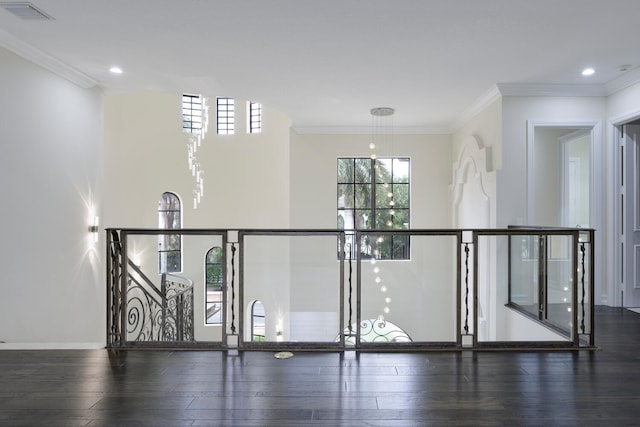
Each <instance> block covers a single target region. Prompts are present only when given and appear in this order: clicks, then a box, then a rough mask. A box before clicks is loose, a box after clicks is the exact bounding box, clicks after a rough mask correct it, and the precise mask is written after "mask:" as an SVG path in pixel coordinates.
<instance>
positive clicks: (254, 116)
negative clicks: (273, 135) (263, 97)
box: [247, 102, 262, 133]
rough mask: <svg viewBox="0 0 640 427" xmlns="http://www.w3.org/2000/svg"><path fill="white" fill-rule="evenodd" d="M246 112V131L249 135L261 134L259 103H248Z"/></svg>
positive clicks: (260, 108) (260, 109)
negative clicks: (247, 119) (247, 115)
mask: <svg viewBox="0 0 640 427" xmlns="http://www.w3.org/2000/svg"><path fill="white" fill-rule="evenodd" d="M247 111H248V113H249V125H248V126H247V131H248V132H249V133H260V132H262V104H260V103H259V102H249V103H248V108H247Z"/></svg>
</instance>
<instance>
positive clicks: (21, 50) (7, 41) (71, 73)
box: [0, 29, 98, 89]
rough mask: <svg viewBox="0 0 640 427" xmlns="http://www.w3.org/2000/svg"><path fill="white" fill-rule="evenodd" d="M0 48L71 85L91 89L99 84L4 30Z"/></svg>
mask: <svg viewBox="0 0 640 427" xmlns="http://www.w3.org/2000/svg"><path fill="white" fill-rule="evenodd" d="M0 46H2V47H4V48H5V49H7V50H9V51H11V52H13V53H15V54H16V55H18V56H21V57H22V58H24V59H26V60H28V61H31V62H33V63H34V64H36V65H39V66H41V67H42V68H45V69H47V70H49V71H51V72H52V73H54V74H56V75H58V76H60V77H62V78H64V79H67V80H69V81H70V82H71V83H73V84H75V85H78V86H80V87H81V88H83V89H89V88H91V87H94V86H96V85H97V84H98V82H97V81H95V80H94V79H92V78H91V77H89V76H87V75H86V74H83V73H81V72H80V71H78V70H76V69H75V68H72V67H70V66H69V65H67V64H65V63H64V62H62V61H60V60H59V59H56V58H54V57H53V56H51V55H49V54H47V53H44V52H43V51H41V50H39V49H37V48H35V47H33V46H31V45H30V44H27V43H25V42H23V41H21V40H19V39H18V38H17V37H15V36H13V35H11V34H9V33H7V32H6V31H4V30H2V29H0Z"/></svg>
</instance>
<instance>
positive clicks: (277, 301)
mask: <svg viewBox="0 0 640 427" xmlns="http://www.w3.org/2000/svg"><path fill="white" fill-rule="evenodd" d="M164 233H166V230H151V229H110V230H108V243H107V247H108V254H109V257H108V260H107V267H108V268H107V285H108V286H107V303H108V311H107V312H108V318H107V346H108V347H135V346H144V345H149V346H158V345H168V346H174V347H175V346H188V347H194V346H196V347H199V346H206V347H208V348H220V349H239V350H253V349H258V350H272V349H290V350H304V349H327V350H336V349H338V350H339V349H343V350H346V349H356V350H360V351H365V350H373V351H377V350H384V351H405V350H422V349H424V350H428V349H452V350H456V349H465V348H470V349H483V348H491V349H500V348H514V347H518V348H550V347H554V348H566V349H578V348H593V347H594V346H595V340H594V332H593V331H594V325H593V311H594V298H593V295H594V281H593V278H594V253H595V250H594V231H593V230H587V229H559V228H532V227H519V228H508V229H473V230H460V229H442V230H361V231H358V230H348V231H345V230H255V229H253V230H211V229H203V230H195V229H183V230H171V233H172V234H177V235H180V236H181V238H183V239H185V242H183V245H182V246H183V253H182V258H183V260H184V262H183V265H184V268H185V271H184V272H182V273H180V274H181V275H182V276H184V278H179V277H176V276H173V275H168V274H165V275H161V274H159V273H158V272H157V269H156V270H154V265H153V262H152V261H150V260H153V259H154V254H153V252H154V246H155V247H156V249H157V236H159V235H162V234H164ZM347 234H348V236H351V237H349V238H347ZM389 236H393V237H397V236H399V238H402V239H405V240H406V241H411V246H410V248H411V249H410V253H409V254H408V259H407V260H401V261H399V260H393V261H392V260H382V259H377V258H376V256H375V252H373V251H372V252H371V253H370V254H369V253H367V252H366V251H361V250H360V248H359V247H356V248H355V249H354V248H351V247H350V246H351V245H352V244H355V245H356V246H358V245H359V242H362V241H369V242H374V241H376V242H383V241H384V239H386V238H387V237H389ZM336 243H337V244H338V248H344V250H342V251H340V250H339V251H338V259H337V260H336V252H335V248H336ZM210 246H217V247H221V248H223V250H222V253H223V256H222V284H221V285H219V286H218V287H217V288H216V291H219V292H220V295H219V300H216V301H219V304H220V308H219V314H220V319H221V323H220V324H217V325H211V324H210V322H209V323H207V322H206V321H205V319H206V318H207V316H210V314H209V315H208V314H207V304H206V303H205V301H204V300H202V301H201V296H203V295H205V294H206V292H207V290H206V289H205V286H206V285H205V279H204V273H203V267H202V265H201V264H202V263H203V259H204V254H205V253H206V251H207V250H208V249H209V247H210ZM145 251H146V253H147V261H145V262H144V263H146V265H145V268H141V267H139V263H138V262H134V261H133V260H132V259H133V258H135V257H136V256H137V255H136V252H141V253H144V252H145ZM352 254H357V257H356V258H355V259H352V256H350V255H352ZM123 265H125V266H127V268H123ZM155 275H158V276H159V284H158V285H156V284H155V282H154V280H151V279H149V277H155ZM256 301H260V302H262V303H263V305H264V310H265V321H264V324H262V325H260V327H261V328H262V329H261V331H260V334H258V335H261V336H264V338H261V339H260V340H255V339H253V338H252V337H254V336H257V335H256V333H254V332H255V331H252V330H251V327H252V322H251V315H252V313H251V312H250V310H251V308H250V307H252V306H253V303H254V302H256ZM212 337H213V338H212Z"/></svg>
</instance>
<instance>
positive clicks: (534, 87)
mask: <svg viewBox="0 0 640 427" xmlns="http://www.w3.org/2000/svg"><path fill="white" fill-rule="evenodd" d="M497 87H498V89H499V90H500V93H501V94H502V96H607V90H606V87H605V86H604V85H602V84H550V83H525V84H519V83H498V84H497Z"/></svg>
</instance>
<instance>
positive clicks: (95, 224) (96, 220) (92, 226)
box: [89, 215, 100, 242]
mask: <svg viewBox="0 0 640 427" xmlns="http://www.w3.org/2000/svg"><path fill="white" fill-rule="evenodd" d="M90 221H93V222H91V223H90V225H89V233H92V234H93V241H94V242H97V241H98V231H99V229H98V226H99V225H100V218H98V216H96V215H94V216H93V219H92V220H90Z"/></svg>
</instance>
